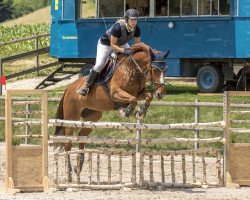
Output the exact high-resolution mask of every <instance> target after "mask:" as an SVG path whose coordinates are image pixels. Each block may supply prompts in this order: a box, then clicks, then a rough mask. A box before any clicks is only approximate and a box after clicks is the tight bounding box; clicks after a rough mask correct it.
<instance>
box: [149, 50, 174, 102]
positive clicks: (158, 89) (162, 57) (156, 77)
mask: <svg viewBox="0 0 250 200" xmlns="http://www.w3.org/2000/svg"><path fill="white" fill-rule="evenodd" d="M169 52H170V50H168V51H166V52H164V53H162V52H158V51H155V50H152V49H151V48H150V57H151V63H150V74H149V75H148V76H149V78H150V81H151V83H152V84H153V86H154V90H155V97H156V98H157V99H161V98H162V97H164V96H165V94H166V89H165V85H164V74H165V71H166V70H167V64H166V59H167V57H168V55H169Z"/></svg>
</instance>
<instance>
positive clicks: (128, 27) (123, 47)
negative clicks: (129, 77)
mask: <svg viewBox="0 0 250 200" xmlns="http://www.w3.org/2000/svg"><path fill="white" fill-rule="evenodd" d="M138 19H139V12H138V11H137V10H135V9H128V10H127V11H126V12H125V19H121V20H119V21H117V22H116V23H115V24H114V25H113V26H112V27H111V28H110V29H108V30H107V31H106V33H104V35H103V36H102V37H101V38H100V39H99V41H98V44H97V54H96V63H95V65H94V67H93V69H92V70H91V71H90V75H89V76H88V79H87V81H86V84H85V86H84V88H82V89H81V90H80V91H79V92H80V94H81V95H83V96H85V95H86V94H87V93H88V92H89V89H90V87H91V86H92V85H93V83H94V81H95V80H96V78H97V77H98V75H99V73H100V72H101V71H102V69H103V67H104V64H105V62H106V59H107V58H108V57H109V56H110V55H111V52H112V51H113V50H114V51H116V52H120V53H124V54H125V55H126V56H130V55H132V51H131V50H130V46H129V44H128V41H130V40H131V39H132V38H133V37H134V43H139V42H140V38H141V30H140V28H139V26H138V25H137V20H138Z"/></svg>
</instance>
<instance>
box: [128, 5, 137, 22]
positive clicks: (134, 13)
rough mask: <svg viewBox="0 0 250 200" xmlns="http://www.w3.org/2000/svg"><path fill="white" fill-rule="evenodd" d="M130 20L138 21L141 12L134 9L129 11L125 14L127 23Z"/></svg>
mask: <svg viewBox="0 0 250 200" xmlns="http://www.w3.org/2000/svg"><path fill="white" fill-rule="evenodd" d="M128 18H136V19H139V12H138V11H137V10H135V9H133V8H131V9H128V10H127V11H126V12H125V19H126V21H127V20H128Z"/></svg>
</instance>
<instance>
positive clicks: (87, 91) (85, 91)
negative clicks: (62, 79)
mask: <svg viewBox="0 0 250 200" xmlns="http://www.w3.org/2000/svg"><path fill="white" fill-rule="evenodd" d="M88 93H89V88H88V87H85V88H83V89H82V90H81V91H80V94H81V95H82V96H86V95H87V94H88Z"/></svg>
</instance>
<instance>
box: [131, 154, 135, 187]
mask: <svg viewBox="0 0 250 200" xmlns="http://www.w3.org/2000/svg"><path fill="white" fill-rule="evenodd" d="M131 156H132V178H131V182H132V184H133V185H135V184H136V152H133V153H132V155H131Z"/></svg>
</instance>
